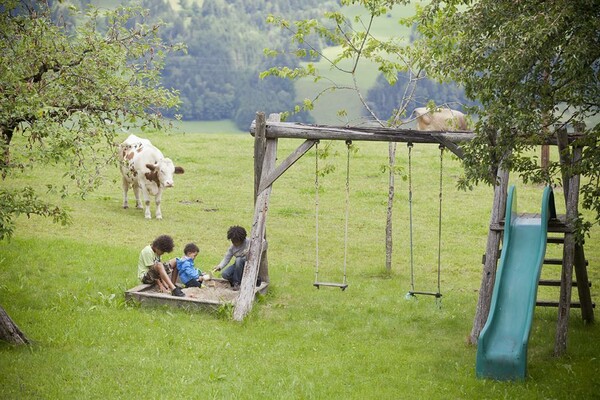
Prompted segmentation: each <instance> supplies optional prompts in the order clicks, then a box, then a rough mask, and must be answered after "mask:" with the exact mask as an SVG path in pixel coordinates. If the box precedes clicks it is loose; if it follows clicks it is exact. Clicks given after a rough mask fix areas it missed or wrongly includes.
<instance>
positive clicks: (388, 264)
mask: <svg viewBox="0 0 600 400" xmlns="http://www.w3.org/2000/svg"><path fill="white" fill-rule="evenodd" d="M389 167H390V171H389V172H390V176H389V191H388V206H387V218H386V224H385V268H386V269H387V270H388V271H391V270H392V250H393V245H394V239H393V232H392V214H393V210H394V187H395V183H394V173H395V167H396V143H395V142H390V144H389Z"/></svg>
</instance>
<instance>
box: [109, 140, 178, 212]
mask: <svg viewBox="0 0 600 400" xmlns="http://www.w3.org/2000/svg"><path fill="white" fill-rule="evenodd" d="M119 155H120V157H121V160H122V162H121V174H122V175H123V208H129V204H128V202H127V191H128V190H129V187H130V186H131V187H132V188H133V193H134V194H135V206H136V208H142V203H141V202H140V190H141V191H142V194H143V196H144V203H145V205H146V212H145V217H146V218H148V219H150V218H152V214H151V213H150V196H154V201H155V203H156V219H162V213H161V210H160V201H161V197H162V192H163V190H164V189H165V188H169V187H173V185H174V182H173V174H183V168H181V167H175V165H174V164H173V161H171V159H169V158H165V156H163V154H162V152H161V151H160V150H159V149H158V148H156V147H154V145H152V143H150V141H149V140H148V139H142V138H139V137H137V136H135V135H129V137H128V138H127V139H126V140H125V141H124V142H123V143H121V145H120V146H119Z"/></svg>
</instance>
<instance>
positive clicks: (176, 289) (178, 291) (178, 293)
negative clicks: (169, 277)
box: [171, 286, 185, 297]
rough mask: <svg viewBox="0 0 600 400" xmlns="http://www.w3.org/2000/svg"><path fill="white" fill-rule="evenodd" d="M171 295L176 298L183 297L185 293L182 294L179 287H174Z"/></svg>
mask: <svg viewBox="0 0 600 400" xmlns="http://www.w3.org/2000/svg"><path fill="white" fill-rule="evenodd" d="M171 294H172V295H173V296H176V297H185V293H183V290H181V288H180V287H179V286H175V289H173V291H172V292H171Z"/></svg>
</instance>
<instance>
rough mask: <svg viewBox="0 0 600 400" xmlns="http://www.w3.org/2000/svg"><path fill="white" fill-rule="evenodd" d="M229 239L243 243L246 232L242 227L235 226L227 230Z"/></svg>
mask: <svg viewBox="0 0 600 400" xmlns="http://www.w3.org/2000/svg"><path fill="white" fill-rule="evenodd" d="M227 239H228V240H231V241H235V242H243V241H244V240H245V239H246V230H245V229H244V228H242V227H241V226H238V225H234V226H232V227H230V228H229V229H228V230H227Z"/></svg>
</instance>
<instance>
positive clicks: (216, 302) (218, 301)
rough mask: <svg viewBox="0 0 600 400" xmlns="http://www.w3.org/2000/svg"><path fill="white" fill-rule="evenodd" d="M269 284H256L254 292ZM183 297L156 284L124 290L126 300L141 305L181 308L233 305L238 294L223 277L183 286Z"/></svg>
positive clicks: (260, 291) (260, 290)
mask: <svg viewBox="0 0 600 400" xmlns="http://www.w3.org/2000/svg"><path fill="white" fill-rule="evenodd" d="M268 286H269V284H268V283H266V282H263V283H261V285H260V286H257V287H256V289H255V291H254V293H255V295H256V293H260V294H265V293H266V292H267V288H268ZM182 290H183V292H184V293H185V297H176V296H173V295H171V294H170V293H161V292H160V291H159V290H158V287H157V286H156V285H146V284H141V285H138V286H136V287H134V288H131V289H129V290H127V291H126V292H125V298H126V299H127V300H136V301H139V302H140V303H141V304H142V305H169V306H174V307H183V308H200V309H208V310H211V309H212V310H214V309H217V308H219V307H220V306H222V305H226V304H231V305H234V304H235V302H236V299H237V297H238V294H239V293H240V292H234V291H233V290H232V289H231V286H230V284H229V282H227V281H226V280H224V279H212V280H211V281H209V282H207V284H205V285H202V287H201V288H183V289H182Z"/></svg>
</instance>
